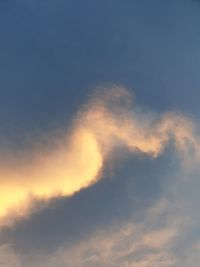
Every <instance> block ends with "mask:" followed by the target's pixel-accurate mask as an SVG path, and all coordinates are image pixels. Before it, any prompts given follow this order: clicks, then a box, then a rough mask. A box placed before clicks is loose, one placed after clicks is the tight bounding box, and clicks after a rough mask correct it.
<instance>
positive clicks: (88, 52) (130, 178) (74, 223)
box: [0, 0, 200, 267]
mask: <svg viewBox="0 0 200 267" xmlns="http://www.w3.org/2000/svg"><path fill="white" fill-rule="evenodd" d="M199 71H200V2H199V1H194V0H168V1H165V0H151V1H150V0H123V1H122V0H100V1H94V0H84V1H83V0H56V1H55V0H2V1H1V3H0V148H1V149H2V151H3V149H5V150H7V149H9V150H15V149H17V150H18V149H19V150H20V149H22V148H24V147H26V145H27V144H29V145H30V144H32V141H33V140H34V142H35V141H36V140H37V139H39V138H40V137H41V136H44V135H47V136H48V135H50V134H51V133H52V132H54V131H58V132H59V131H61V132H62V131H65V130H66V129H68V128H69V125H70V122H71V121H72V120H73V118H74V116H75V114H76V113H77V112H78V111H79V109H80V107H81V106H82V105H83V104H84V103H85V102H86V101H87V99H88V97H89V96H90V95H91V94H92V92H93V91H94V90H96V88H107V87H109V86H111V85H113V84H116V85H122V86H124V87H127V88H128V89H129V90H130V91H131V92H133V93H134V95H135V97H136V103H137V104H138V105H139V106H142V107H143V109H144V110H152V111H153V112H155V113H158V114H160V113H161V112H165V111H168V110H170V111H171V110H179V111H180V112H183V113H184V114H186V115H189V116H190V117H192V118H193V119H194V120H195V121H196V122H197V126H198V127H199V124H198V120H199V119H200V109H199V99H200V75H199ZM99 90H101V89H99ZM126 153H127V152H126ZM126 153H125V154H126ZM126 157H127V159H124V158H123V160H122V161H123V164H122V166H121V165H120V164H119V165H120V166H118V167H116V169H115V171H114V172H112V174H111V173H110V172H109V170H107V169H106V168H107V166H106V168H105V173H104V174H103V177H104V179H103V180H101V181H100V182H99V183H97V184H95V185H93V186H92V187H90V188H88V189H86V190H83V191H81V192H80V193H77V194H76V195H74V196H73V197H71V198H68V199H65V198H61V199H55V200H53V201H52V205H50V207H48V208H47V209H44V210H41V211H39V212H38V213H36V214H34V215H32V216H31V217H30V218H29V219H27V220H24V221H23V220H22V221H19V222H18V223H16V225H15V226H14V227H13V228H12V229H10V228H8V229H4V230H1V231H0V243H1V244H2V245H3V244H9V245H10V244H11V246H12V247H14V249H15V250H16V254H17V255H18V253H19V255H21V254H23V251H26V253H27V254H28V255H29V254H30V257H31V255H32V257H37V255H39V252H38V250H41V251H42V253H43V252H44V253H47V254H48V253H49V252H51V253H53V251H55V250H56V248H59V247H62V246H67V247H68V246H69V247H70V246H71V245H72V244H74V243H76V242H79V241H80V240H84V238H86V237H88V236H90V235H92V233H94V232H95V231H96V230H97V229H101V228H105V229H107V227H110V225H112V224H113V222H115V221H119V222H123V221H127V220H128V221H129V220H131V221H132V217H134V218H135V223H138V221H140V220H142V221H143V220H144V221H145V218H146V217H145V216H146V211H147V210H148V209H149V208H150V207H151V206H152V205H153V204H154V203H155V202H157V201H158V199H162V196H164V197H166V195H167V196H168V197H169V199H170V196H171V195H173V194H174V192H175V194H176V192H177V195H178V196H179V197H177V202H178V203H179V204H180V203H181V204H182V203H184V205H185V209H186V210H187V211H186V210H184V212H185V213H187V214H188V210H189V209H191V210H192V212H191V214H190V216H191V217H192V218H194V220H193V221H192V227H193V228H194V229H195V230H193V228H192V230H190V231H189V233H190V236H191V239H193V240H195V241H196V239H197V237H196V233H199V229H200V226H199V223H198V219H199V218H197V217H198V216H197V217H196V212H195V209H196V208H197V207H196V205H194V206H195V208H194V209H193V207H194V206H193V204H194V203H198V202H199V197H198V189H196V191H197V192H196V191H195V190H194V188H195V187H196V188H199V182H198V181H197V178H196V177H197V176H198V173H199V171H196V170H195V174H193V175H194V177H195V178H194V182H193V184H191V186H187V185H185V184H184V185H183V187H181V188H182V189H180V188H179V186H178V185H177V184H178V182H177V181H176V182H174V185H173V186H172V187H173V188H172V190H171V191H170V190H169V187H170V186H171V185H172V184H173V182H172V180H173V178H174V177H176V175H177V174H175V169H176V168H179V164H178V163H177V158H176V156H174V150H173V148H171V147H170V145H169V147H168V148H167V151H166V152H165V153H164V154H163V155H162V156H161V157H160V158H158V159H156V160H154V159H150V158H148V157H146V156H144V155H137V154H136V155H131V154H128V155H126ZM126 157H125V158H126ZM118 160H119V161H120V160H121V158H120V157H119V159H118ZM116 165H118V164H116ZM108 169H109V167H108ZM181 175H182V176H183V177H184V176H187V175H188V174H186V173H184V174H181ZM172 176H173V177H172ZM188 176H189V175H188ZM27 179H28V177H27ZM186 180H187V179H186ZM170 188H171V187H170ZM177 188H178V189H177ZM176 190H177V191H176ZM181 190H183V195H184V196H182V195H181V192H180V191H181ZM169 191H170V193H169ZM193 191H194V192H195V196H194V198H192V199H190V197H191V195H192V194H193V193H192V192H193ZM163 192H164V193H163ZM184 197H185V198H184ZM180 199H181V200H180ZM185 199H187V200H188V202H186V203H185V202H184V201H185ZM179 201H180V202H179ZM187 203H188V206H187ZM181 204H180V205H181ZM38 205H39V204H38ZM174 205H175V204H174ZM188 207H189V208H188ZM169 210H170V211H171V212H172V213H173V216H174V208H172V207H170V208H169ZM168 212H169V211H168V209H167V211H166V214H167V215H166V214H165V215H163V217H162V218H161V219H159V220H158V222H156V223H155V225H154V224H153V223H152V225H153V226H152V225H151V226H150V227H152V228H153V229H154V228H156V227H157V225H159V227H160V225H162V224H163V220H164V219H163V218H165V217H167V216H168ZM184 212H183V213H184ZM175 213H176V212H175ZM180 213H181V215H182V212H180ZM194 214H195V216H194ZM171 216H172V215H170V216H169V218H170V219H167V220H166V221H167V222H169V221H170V220H171ZM167 218H168V217H167ZM181 218H182V217H181ZM170 222H171V221H170ZM145 223H146V221H145ZM147 224H148V223H147ZM164 224H165V223H164ZM166 224H167V223H166ZM148 226H149V224H148ZM159 227H158V228H159ZM147 228H148V227H147ZM138 231H139V230H138ZM184 238H185V239H184ZM186 239H187V238H186V237H183V239H182V240H179V244H178V245H177V247H176V248H174V247H173V249H172V250H173V251H176V252H177V255H182V254H181V253H182V252H181V249H182V248H183V247H184V248H185V249H186V251H187V252H188V253H190V250H189V248H188V246H189V245H187V244H186V243H187V242H186ZM187 240H189V241H190V238H188V239H187ZM181 242H182V243H181ZM199 244H200V243H199ZM199 247H200V245H199ZM0 249H1V247H0ZM154 249H155V248H154ZM145 251H146V250H145ZM144 253H146V252H144ZM4 254H5V253H4V252H3V254H2V255H4ZM33 255H34V256H33ZM35 255H36V256H35ZM170 255H171V254H170ZM190 256H191V262H189V261H188V262H189V263H187V262H185V263H184V264H185V265H182V264H183V263H181V261H178V263H176V264H174V265H173V264H171V263H169V264H168V265H161V267H162V266H167V267H173V266H175V267H180V266H184V267H193V266H194V267H196V266H197V265H198V264H197V265H193V264H194V262H195V261H196V259H197V260H198V258H196V254H195V255H193V254H190ZM0 257H1V251H0ZM20 257H21V256H20ZM45 257H46V254H45ZM48 257H49V256H48ZM22 258H23V257H22ZM193 259H195V260H193ZM41 262H42V260H41ZM20 264H21V265H20ZM41 264H42V263H41ZM45 264H46V262H45ZM45 264H44V266H50V267H57V266H59V267H64V265H62V263H57V264H60V265H55V263H47V265H45ZM150 264H152V263H151V261H150ZM170 264H171V265H170ZM7 266H8V265H3V264H2V265H1V259H0V267H7ZM18 266H19V267H25V266H26V267H27V259H26V257H25V259H24V260H22V261H21V262H20V263H19V265H17V264H13V265H10V266H8V267H18ZM40 266H43V265H39V262H38V263H35V265H34V263H33V265H31V267H40ZM67 266H68V265H67ZM74 266H75V265H69V267H74ZM76 266H78V265H76ZM83 266H84V267H85V265H83ZM96 266H97V265H96ZM98 266H100V267H101V266H103V265H100V264H99V265H98ZM110 266H111V265H105V266H103V267H110ZM113 266H115V265H113ZM120 266H128V267H129V265H122V264H121V265H120ZM130 266H131V265H130ZM133 266H134V267H135V266H136V265H133ZM142 266H143V265H142ZM145 266H146V265H145ZM148 266H153V265H148ZM148 266H147V267H148ZM154 266H157V265H154ZM78 267H79V266H78ZM87 267H94V266H92V265H88V266H87Z"/></svg>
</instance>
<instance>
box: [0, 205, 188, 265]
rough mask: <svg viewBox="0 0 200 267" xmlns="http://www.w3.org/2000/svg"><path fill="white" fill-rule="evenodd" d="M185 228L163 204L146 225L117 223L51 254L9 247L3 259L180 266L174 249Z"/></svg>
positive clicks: (151, 213)
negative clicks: (26, 253)
mask: <svg viewBox="0 0 200 267" xmlns="http://www.w3.org/2000/svg"><path fill="white" fill-rule="evenodd" d="M169 210H170V213H171V214H170V216H168V217H167V220H164V221H163V222H162V223H161V224H160V225H159V226H158V221H159V220H160V219H162V217H163V214H166V212H168V211H169ZM155 218H156V219H155ZM184 224H185V222H184V221H182V222H180V218H179V216H177V215H176V214H175V213H174V210H173V208H172V206H171V203H170V202H169V201H165V200H164V201H163V200H160V201H159V202H158V203H157V204H156V206H153V207H152V208H150V209H148V211H147V213H146V216H145V219H144V221H143V222H138V223H136V222H135V220H134V218H131V219H129V220H127V221H124V222H120V223H117V222H115V223H113V224H112V225H109V226H104V228H102V229H98V230H97V231H96V232H95V233H93V234H92V235H90V236H87V237H85V238H84V239H82V240H79V241H78V242H76V243H74V244H70V245H68V246H66V247H65V246H62V247H60V248H57V249H56V251H54V252H53V253H51V254H45V253H41V254H37V256H35V255H34V254H32V255H31V252H30V253H29V255H25V254H23V253H21V254H18V253H16V252H15V250H14V249H12V247H9V246H4V247H2V249H1V250H0V251H1V252H2V254H3V255H4V257H7V255H9V257H8V261H7V265H5V266H7V267H12V266H13V267H18V266H19V267H23V266H27V265H28V266H30V267H40V266H41V267H46V266H48V267H56V266H66V265H67V266H69V267H75V266H81V267H93V266H99V267H114V266H119V265H120V266H122V267H133V266H134V267H151V266H155V267H157V266H158V267H169V266H175V265H174V264H175V263H176V262H177V259H176V255H174V253H173V246H174V243H175V242H176V238H177V236H178V235H179V234H180V232H181V231H183V229H184ZM6 259H7V258H6ZM13 262H14V263H15V265H12V264H13ZM0 266H1V265H0ZM1 267H4V265H2V266H1Z"/></svg>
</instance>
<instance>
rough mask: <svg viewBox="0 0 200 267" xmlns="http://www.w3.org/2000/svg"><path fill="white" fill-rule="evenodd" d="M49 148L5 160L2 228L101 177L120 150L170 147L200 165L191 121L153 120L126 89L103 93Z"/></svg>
mask: <svg viewBox="0 0 200 267" xmlns="http://www.w3.org/2000/svg"><path fill="white" fill-rule="evenodd" d="M51 141H52V144H49V145H47V147H44V146H41V145H40V144H36V145H35V148H34V149H32V150H31V151H28V150H27V151H22V152H20V153H18V154H14V155H13V154H12V152H11V151H9V152H8V153H7V156H5V155H1V157H0V158H1V162H0V177H1V178H0V182H1V188H0V195H1V203H0V216H1V220H0V223H1V224H2V225H4V224H8V223H10V222H11V220H10V218H13V217H14V218H15V217H21V216H25V215H27V214H28V213H29V212H31V211H32V210H34V208H33V207H34V206H32V208H31V203H33V201H32V200H33V199H43V200H46V201H48V200H49V199H51V198H52V197H58V196H72V195H73V194H74V193H76V192H78V191H80V190H82V189H84V188H86V187H88V186H91V185H92V184H94V183H96V182H97V181H98V180H99V179H100V178H101V171H102V169H103V167H104V164H105V162H106V161H107V160H108V159H109V158H112V155H113V153H114V152H115V151H116V150H117V149H118V148H120V147H124V148H127V149H128V150H129V151H131V152H135V153H144V154H146V155H149V156H151V157H157V156H158V155H160V154H161V153H162V152H163V150H164V149H165V147H166V146H167V144H168V143H169V142H173V143H174V144H175V147H176V150H177V151H178V153H179V155H180V156H181V158H182V159H183V160H184V161H185V163H191V161H195V160H199V151H200V143H199V140H198V137H197V135H196V133H195V127H194V125H193V123H192V122H191V120H190V119H189V118H187V117H184V116H182V115H180V114H177V113H172V112H170V113H166V114H163V115H162V116H152V114H151V113H144V112H141V111H139V110H138V109H137V108H134V107H133V103H132V96H131V95H130V93H129V92H128V91H127V90H126V89H125V88H122V87H114V88H110V89H107V90H106V89H105V90H100V91H99V92H97V93H96V94H95V95H94V96H92V97H91V99H90V100H89V101H88V103H87V104H86V105H85V106H83V108H82V109H81V110H80V111H79V113H78V114H77V117H76V118H75V119H74V122H73V124H72V126H71V129H70V130H68V132H67V133H66V134H63V137H62V138H60V139H59V140H58V138H57V137H56V136H55V137H54V138H53V140H51Z"/></svg>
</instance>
